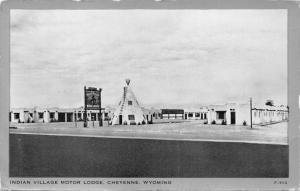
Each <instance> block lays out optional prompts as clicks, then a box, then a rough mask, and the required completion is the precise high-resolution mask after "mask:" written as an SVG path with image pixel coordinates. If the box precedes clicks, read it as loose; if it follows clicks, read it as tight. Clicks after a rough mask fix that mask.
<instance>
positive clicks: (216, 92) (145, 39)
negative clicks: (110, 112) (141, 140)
mask: <svg viewBox="0 0 300 191" xmlns="http://www.w3.org/2000/svg"><path fill="white" fill-rule="evenodd" d="M286 25H287V21H286V11H284V10H43V11H41V10H40V11H37V10H13V11H12V13H11V104H12V106H16V107H17V106H21V107H23V106H27V105H28V106H33V105H50V106H69V107H73V106H78V104H79V105H82V104H83V86H84V85H87V86H96V87H102V88H103V100H105V102H104V103H105V104H115V103H117V102H118V99H119V98H120V96H121V94H122V86H124V84H125V83H124V79H125V78H131V79H132V87H133V89H134V91H135V92H136V94H137V97H138V99H139V100H140V102H142V103H145V104H155V103H166V104H172V103H182V104H187V103H210V102H214V101H219V100H221V101H226V100H228V99H229V98H230V99H233V98H235V99H248V97H250V96H252V97H254V98H255V99H257V101H259V102H262V101H264V100H265V99H268V98H274V99H276V101H277V102H278V103H283V104H286V96H287V95H286V94H287V87H286V81H287V72H286V70H287V69H286V68H287V61H286V59H287V55H286V51H287V48H286V43H287V42H286V37H287V28H286Z"/></svg>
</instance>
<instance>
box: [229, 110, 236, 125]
mask: <svg viewBox="0 0 300 191" xmlns="http://www.w3.org/2000/svg"><path fill="white" fill-rule="evenodd" d="M230 116H231V124H235V112H231V113H230Z"/></svg>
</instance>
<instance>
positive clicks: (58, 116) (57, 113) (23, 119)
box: [9, 107, 113, 123]
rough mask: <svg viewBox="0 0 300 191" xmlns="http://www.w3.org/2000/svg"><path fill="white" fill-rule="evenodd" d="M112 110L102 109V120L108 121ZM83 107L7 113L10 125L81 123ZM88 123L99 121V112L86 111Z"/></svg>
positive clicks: (35, 109) (23, 109)
mask: <svg viewBox="0 0 300 191" xmlns="http://www.w3.org/2000/svg"><path fill="white" fill-rule="evenodd" d="M112 113H113V109H111V108H109V107H107V108H105V109H104V108H102V119H103V120H109V119H110V117H111V116H112ZM83 116H84V107H79V108H56V107H55V108H38V107H35V108H15V109H12V110H11V111H10V113H9V120H10V122H12V123H52V122H75V121H83ZM87 120H88V121H99V110H87Z"/></svg>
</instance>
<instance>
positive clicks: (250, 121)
mask: <svg viewBox="0 0 300 191" xmlns="http://www.w3.org/2000/svg"><path fill="white" fill-rule="evenodd" d="M250 126H251V129H252V97H250Z"/></svg>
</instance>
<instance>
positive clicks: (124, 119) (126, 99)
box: [112, 79, 147, 125]
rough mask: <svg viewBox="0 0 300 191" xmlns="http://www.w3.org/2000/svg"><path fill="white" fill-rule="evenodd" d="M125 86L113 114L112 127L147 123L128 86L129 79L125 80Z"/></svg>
mask: <svg viewBox="0 0 300 191" xmlns="http://www.w3.org/2000/svg"><path fill="white" fill-rule="evenodd" d="M125 81H126V86H125V87H124V90H123V95H122V98H121V101H120V102H119V104H118V107H117V109H116V110H115V112H114V115H113V118H112V125H124V124H127V125H138V124H145V123H147V121H146V118H145V116H144V113H143V110H142V108H141V106H140V105H139V103H138V101H137V99H136V97H135V95H134V93H133V91H132V90H131V88H130V86H129V84H130V79H126V80H125Z"/></svg>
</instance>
